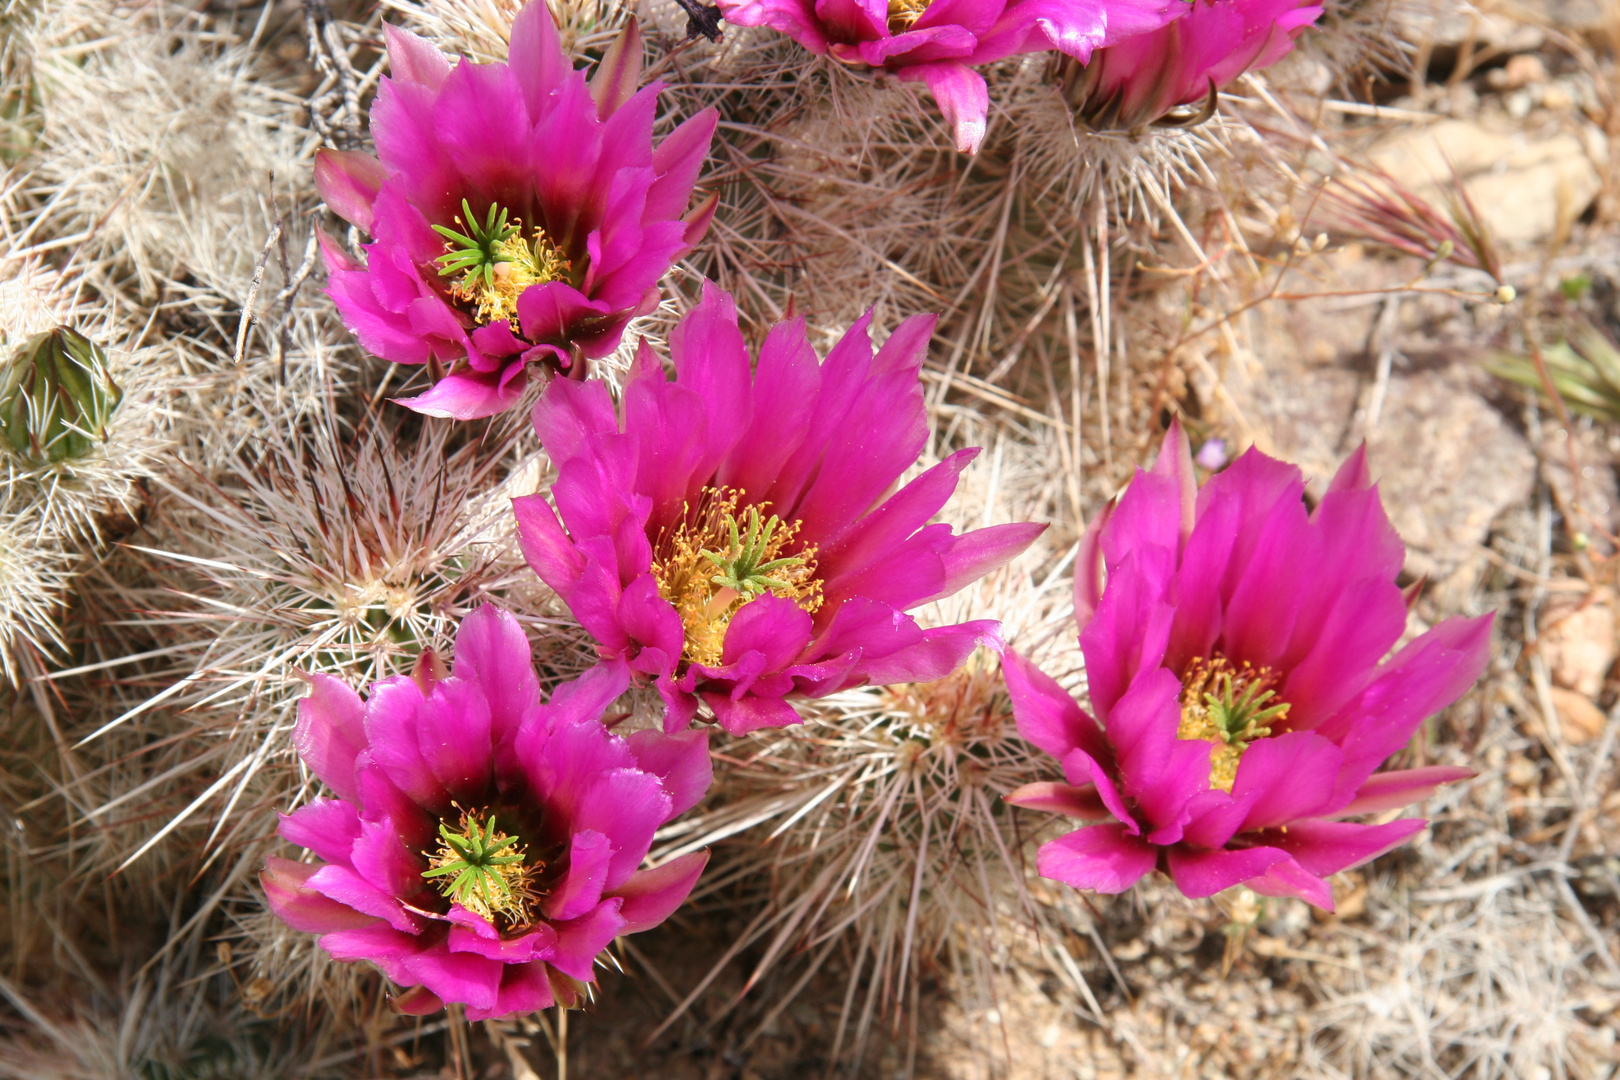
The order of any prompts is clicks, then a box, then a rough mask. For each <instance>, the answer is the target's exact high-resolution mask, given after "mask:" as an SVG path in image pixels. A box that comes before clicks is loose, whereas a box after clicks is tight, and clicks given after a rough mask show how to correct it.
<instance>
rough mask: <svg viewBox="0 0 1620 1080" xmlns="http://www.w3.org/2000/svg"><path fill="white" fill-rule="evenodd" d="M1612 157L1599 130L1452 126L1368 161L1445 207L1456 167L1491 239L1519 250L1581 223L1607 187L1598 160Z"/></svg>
mask: <svg viewBox="0 0 1620 1080" xmlns="http://www.w3.org/2000/svg"><path fill="white" fill-rule="evenodd" d="M1607 154H1608V150H1607V144H1606V142H1605V141H1604V139H1603V136H1602V135H1601V133H1599V132H1597V130H1596V129H1595V128H1593V129H1583V132H1582V137H1577V136H1576V135H1574V134H1571V133H1569V132H1556V133H1550V134H1547V135H1536V134H1532V133H1530V132H1527V131H1524V130H1518V131H1505V130H1498V129H1496V128H1493V127H1490V126H1488V125H1486V124H1484V123H1481V122H1478V121H1472V120H1446V121H1442V122H1440V123H1437V124H1431V125H1428V126H1426V127H1420V128H1410V129H1407V130H1405V131H1402V132H1401V133H1399V134H1398V135H1395V136H1393V137H1391V138H1389V139H1387V140H1385V141H1384V142H1382V143H1380V144H1379V145H1378V146H1375V147H1374V148H1373V149H1372V150H1371V152H1370V153H1369V154H1368V160H1369V161H1371V163H1372V164H1374V165H1376V166H1377V167H1378V168H1381V169H1383V170H1384V171H1385V172H1387V173H1389V174H1390V175H1391V176H1392V177H1395V178H1396V179H1397V180H1398V181H1399V182H1400V183H1401V184H1403V185H1405V186H1406V187H1408V188H1409V189H1410V190H1412V191H1413V192H1414V193H1415V194H1417V195H1420V196H1422V197H1423V198H1425V199H1427V200H1429V201H1430V202H1432V203H1434V204H1435V206H1437V207H1442V206H1444V205H1445V197H1444V190H1445V188H1446V187H1447V186H1448V185H1449V183H1450V181H1451V177H1452V169H1453V167H1455V169H1456V171H1457V175H1458V176H1461V177H1462V180H1463V186H1464V188H1465V189H1466V190H1467V192H1468V197H1469V198H1470V199H1472V200H1473V203H1474V206H1475V208H1476V209H1477V210H1478V211H1479V213H1480V216H1481V217H1483V218H1484V220H1485V224H1486V225H1487V226H1488V227H1489V228H1490V230H1491V234H1492V235H1493V236H1494V237H1496V239H1497V240H1498V241H1499V242H1501V243H1504V244H1510V245H1513V244H1534V243H1539V242H1541V241H1544V240H1547V239H1549V238H1550V237H1552V236H1553V235H1554V234H1555V233H1556V232H1557V231H1558V229H1559V228H1560V226H1562V225H1567V224H1568V223H1569V222H1571V221H1574V220H1575V219H1576V218H1577V217H1579V216H1580V215H1581V214H1582V213H1583V212H1584V211H1585V209H1586V208H1587V206H1589V205H1590V204H1591V202H1592V199H1593V198H1595V197H1596V195H1597V193H1598V190H1599V189H1600V188H1601V187H1602V179H1601V178H1600V176H1599V175H1598V170H1597V167H1596V166H1595V165H1594V164H1593V162H1594V161H1602V160H1606V158H1607Z"/></svg>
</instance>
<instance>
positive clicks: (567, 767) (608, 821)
mask: <svg viewBox="0 0 1620 1080" xmlns="http://www.w3.org/2000/svg"><path fill="white" fill-rule="evenodd" d="M309 680H310V683H311V684H312V692H311V693H310V695H309V696H308V697H306V698H304V699H303V700H302V701H301V702H299V707H298V723H297V726H296V728H295V729H294V734H293V740H294V744H295V745H296V747H297V749H298V754H299V757H301V758H302V759H303V762H304V764H305V766H307V767H308V768H309V770H310V772H312V773H314V774H315V776H317V777H318V778H320V779H321V780H322V781H324V782H325V783H326V786H327V787H329V788H331V790H332V793H333V795H335V796H336V797H335V798H330V799H316V800H314V801H313V802H310V803H308V804H307V805H305V806H302V807H300V808H299V809H297V810H295V811H293V812H292V813H291V814H286V815H283V816H282V818H281V828H280V832H281V836H282V838H283V839H284V840H288V841H290V842H291V843H294V844H298V845H301V846H303V847H305V848H308V849H309V850H310V852H311V853H313V854H314V855H315V856H316V858H317V861H314V862H294V861H291V860H289V859H282V858H277V857H274V856H272V857H270V858H269V859H267V860H266V862H265V869H264V872H263V874H262V875H261V877H260V880H261V882H262V884H263V886H264V892H265V899H266V900H267V901H268V902H269V904H270V908H271V910H273V911H274V912H275V913H276V914H277V915H278V916H280V918H281V919H282V921H283V922H285V923H287V925H289V926H291V927H292V928H293V929H295V930H303V931H307V932H310V933H315V934H319V935H321V937H320V943H321V946H322V947H323V948H325V949H326V951H327V952H328V953H330V954H331V955H332V957H333V958H334V959H336V960H370V961H371V962H373V963H374V964H376V965H377V966H378V967H379V968H381V969H382V970H383V973H384V974H386V975H387V976H388V978H390V979H391V980H393V981H394V982H395V983H397V984H398V985H400V986H404V987H410V988H412V989H410V990H408V991H407V992H406V993H404V994H402V995H399V996H398V997H397V998H396V999H395V1003H396V1005H397V1006H398V1007H399V1008H401V1009H402V1010H404V1011H406V1012H414V1013H423V1012H432V1011H434V1010H436V1009H438V1008H440V1007H441V1006H442V1005H444V1004H445V1003H447V1002H458V1003H460V1004H462V1005H465V1006H466V1008H467V1016H468V1018H469V1019H473V1020H482V1019H486V1018H490V1017H500V1016H507V1015H511V1014H513V1013H519V1012H530V1011H533V1010H535V1009H543V1008H546V1007H548V1006H550V1005H552V1004H553V1003H554V1002H557V1001H561V1002H562V1003H564V1004H568V1005H572V1004H575V1003H576V1002H577V1001H578V999H579V998H580V996H581V988H580V984H582V983H589V982H591V981H592V980H593V978H594V975H593V973H592V965H593V963H594V961H595V958H596V956H597V954H598V953H600V952H601V951H602V950H603V949H604V948H605V947H606V946H607V944H608V943H609V942H610V941H612V940H613V939H614V938H615V937H617V936H618V935H620V934H634V933H638V932H640V931H642V930H646V929H649V928H651V927H653V926H656V925H657V924H658V923H660V922H662V921H663V920H664V919H665V918H667V917H668V916H669V914H670V913H671V912H673V911H674V910H675V908H676V907H678V906H679V905H680V904H681V902H682V901H683V900H685V899H686V896H687V894H688V893H690V892H691V891H692V886H693V885H694V884H696V882H697V879H698V875H699V874H700V873H701V872H702V870H703V866H704V863H705V862H707V860H708V852H706V851H700V852H694V853H692V854H689V855H685V856H681V857H680V858H676V859H673V860H671V861H669V862H666V863H664V864H663V865H661V866H658V867H656V868H654V869H650V870H642V869H638V867H640V866H641V862H642V860H643V859H644V858H645V857H646V855H647V850H648V848H649V846H650V845H651V843H652V838H653V833H654V831H656V830H657V829H658V827H659V826H661V825H663V824H664V823H665V822H667V821H669V820H670V819H671V818H674V817H675V816H676V815H678V814H680V813H683V812H684V811H686V810H687V809H688V808H690V807H691V806H693V805H694V804H695V803H696V802H697V801H698V800H699V799H700V798H702V796H703V793H704V792H705V791H706V790H707V789H708V787H709V782H710V780H711V779H712V773H711V767H710V763H709V753H708V740H707V736H706V734H705V733H702V732H698V731H691V732H683V733H681V734H679V735H666V734H664V733H663V732H660V731H638V732H635V733H633V734H631V735H629V736H627V737H620V736H618V735H615V734H612V733H611V732H609V731H608V729H607V728H606V727H604V726H603V725H602V723H601V716H602V710H603V709H604V708H606V707H607V706H608V705H609V704H610V703H611V702H612V701H613V700H614V699H615V698H617V697H618V696H619V695H620V694H622V693H623V692H624V690H625V688H626V686H627V685H628V683H629V672H628V670H627V669H626V667H625V665H624V664H623V663H622V662H620V663H610V664H603V665H599V666H597V667H596V668H594V669H592V670H591V671H589V672H587V673H586V674H585V675H583V676H581V677H580V678H578V679H576V680H574V681H573V682H569V683H565V684H563V685H562V686H559V687H558V688H557V690H556V691H555V692H554V693H553V694H552V695H551V700H550V701H545V702H543V701H542V700H541V696H540V683H539V681H538V679H537V678H536V676H535V671H534V667H533V665H532V662H531V658H530V652H529V644H528V641H527V640H526V639H525V638H524V636H523V631H522V629H521V628H520V627H519V626H518V624H517V622H516V621H515V620H514V619H513V618H512V617H511V616H510V615H508V614H506V613H505V612H503V611H500V610H498V609H496V608H494V607H488V606H486V607H482V608H479V609H478V610H476V611H474V612H473V613H472V614H471V615H469V616H467V618H466V619H465V620H464V621H463V622H462V624H461V626H460V628H459V629H458V631H457V633H456V649H455V658H454V666H453V668H452V669H451V670H450V671H448V672H447V671H445V670H444V667H443V665H442V663H440V662H439V661H438V660H437V659H435V658H434V657H433V656H432V654H431V653H427V654H424V659H423V662H422V663H420V664H419V665H418V666H417V670H416V672H415V674H413V675H412V676H409V677H406V676H399V677H396V678H391V679H384V680H383V681H381V682H379V683H376V684H374V685H373V686H372V687H371V692H370V695H369V696H368V697H367V698H366V700H364V701H362V700H361V699H360V697H359V695H357V694H356V693H355V692H354V691H353V690H351V689H349V687H348V685H347V684H345V683H344V682H343V681H342V680H340V679H336V678H332V677H331V676H327V675H312V676H310V677H309Z"/></svg>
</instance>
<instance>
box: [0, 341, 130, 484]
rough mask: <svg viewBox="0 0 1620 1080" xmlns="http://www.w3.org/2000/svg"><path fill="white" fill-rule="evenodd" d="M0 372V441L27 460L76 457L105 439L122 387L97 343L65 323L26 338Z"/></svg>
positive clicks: (56, 460) (35, 462)
mask: <svg viewBox="0 0 1620 1080" xmlns="http://www.w3.org/2000/svg"><path fill="white" fill-rule="evenodd" d="M3 372H4V373H3V376H0V440H3V441H4V445H5V447H6V449H7V450H9V451H10V452H11V453H12V454H13V455H15V456H17V457H19V458H21V459H22V460H23V461H25V462H27V463H29V464H31V465H56V464H59V463H61V462H64V461H70V460H73V459H76V458H82V457H84V456H85V455H86V454H88V453H89V452H90V450H91V449H92V448H93V447H94V446H95V445H96V444H97V443H98V442H106V441H107V424H108V422H109V421H110V420H111V419H112V415H113V413H114V412H116V411H117V410H118V405H119V403H120V402H121V401H123V399H124V392H123V391H122V390H121V389H119V387H118V384H117V383H115V382H113V380H112V375H111V374H110V373H109V372H108V370H107V353H106V351H105V350H103V349H102V347H101V346H100V345H97V344H96V343H95V342H93V341H91V340H90V339H89V338H87V337H85V336H84V335H83V334H81V333H79V332H78V331H76V330H74V329H72V328H71V327H67V326H58V327H57V328H56V329H54V330H46V331H45V332H43V333H40V334H35V335H34V336H33V337H30V338H29V339H27V340H26V341H24V342H23V344H22V345H21V346H20V347H19V348H18V349H17V351H16V352H15V353H13V354H12V355H11V357H10V358H9V359H7V360H6V361H5V366H4V369H3Z"/></svg>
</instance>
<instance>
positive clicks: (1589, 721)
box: [1552, 686, 1609, 746]
mask: <svg viewBox="0 0 1620 1080" xmlns="http://www.w3.org/2000/svg"><path fill="white" fill-rule="evenodd" d="M1552 702H1553V708H1554V709H1556V710H1558V730H1559V731H1560V732H1562V733H1563V736H1564V741H1565V742H1567V743H1573V744H1575V745H1577V746H1579V745H1580V744H1582V743H1589V742H1591V741H1592V740H1593V739H1595V738H1597V737H1598V736H1599V735H1601V734H1603V726H1604V725H1605V724H1607V723H1608V722H1609V718H1608V717H1606V716H1604V715H1603V710H1602V709H1600V708H1598V707H1597V706H1596V705H1594V704H1592V699H1591V698H1589V697H1587V696H1585V695H1584V694H1578V693H1576V692H1575V691H1574V690H1566V689H1564V688H1563V687H1562V686H1555V687H1553V688H1552Z"/></svg>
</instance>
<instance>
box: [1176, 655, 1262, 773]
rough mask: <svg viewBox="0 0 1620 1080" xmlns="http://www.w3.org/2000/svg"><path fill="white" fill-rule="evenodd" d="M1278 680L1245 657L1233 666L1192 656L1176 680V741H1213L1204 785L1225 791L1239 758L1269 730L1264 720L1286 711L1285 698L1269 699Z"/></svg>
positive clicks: (1215, 659) (1222, 659)
mask: <svg viewBox="0 0 1620 1080" xmlns="http://www.w3.org/2000/svg"><path fill="white" fill-rule="evenodd" d="M1280 681H1281V680H1280V679H1279V677H1278V675H1277V673H1276V672H1274V671H1272V670H1271V669H1270V668H1268V667H1260V668H1257V667H1254V666H1252V665H1251V664H1249V662H1248V661H1244V662H1243V664H1242V665H1241V666H1239V665H1234V664H1233V663H1232V662H1231V661H1230V660H1228V659H1226V658H1225V657H1224V656H1218V657H1215V658H1214V659H1212V660H1204V659H1199V660H1194V661H1193V662H1192V664H1191V665H1190V666H1189V667H1188V668H1187V671H1186V674H1184V675H1183V676H1182V678H1181V724H1180V726H1178V727H1177V729H1176V738H1178V739H1202V740H1204V741H1205V742H1209V743H1212V744H1213V745H1214V749H1213V750H1212V751H1211V753H1210V758H1209V786H1210V787H1212V788H1219V789H1221V790H1222V791H1226V792H1230V791H1231V790H1232V785H1233V783H1234V782H1235V781H1236V780H1237V770H1238V762H1239V761H1241V760H1242V758H1243V751H1244V750H1245V749H1247V748H1248V745H1249V744H1250V743H1251V742H1253V741H1254V740H1255V739H1263V738H1265V737H1266V736H1267V735H1270V734H1271V728H1270V727H1268V726H1267V724H1268V723H1269V722H1270V721H1272V720H1282V719H1283V718H1285V717H1286V716H1287V715H1288V704H1287V703H1286V702H1278V703H1273V702H1272V699H1273V698H1275V697H1276V687H1277V684H1278V683H1279V682H1280Z"/></svg>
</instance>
